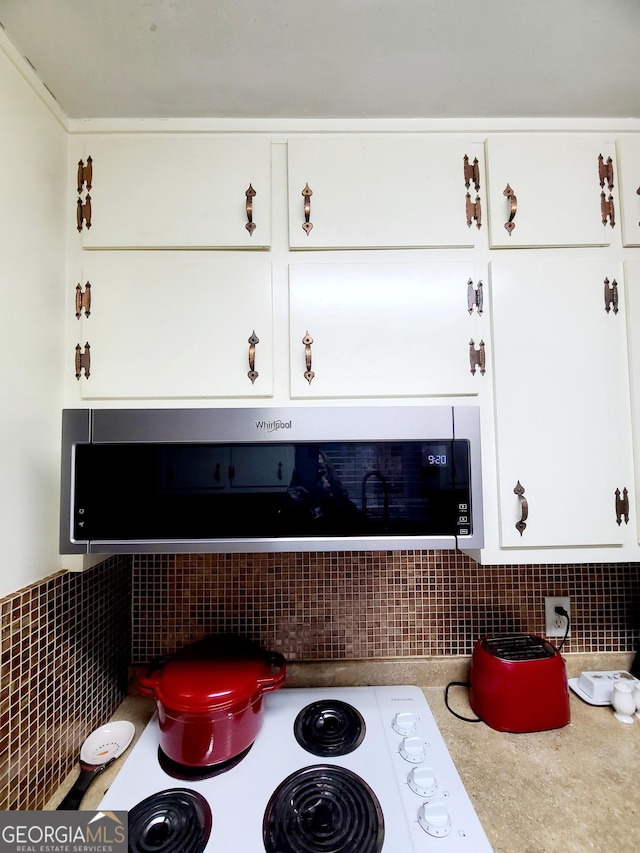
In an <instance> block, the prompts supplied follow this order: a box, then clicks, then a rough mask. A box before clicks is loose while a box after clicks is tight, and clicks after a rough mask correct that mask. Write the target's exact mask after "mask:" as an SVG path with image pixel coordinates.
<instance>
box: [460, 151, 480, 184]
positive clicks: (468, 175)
mask: <svg viewBox="0 0 640 853" xmlns="http://www.w3.org/2000/svg"><path fill="white" fill-rule="evenodd" d="M462 160H463V163H464V185H465V187H466V188H467V189H469V186H470V185H471V184H472V183H473V186H474V189H475V191H476V192H478V190H479V189H480V166H479V165H478V158H477V157H474V158H473V163H470V162H469V157H468V156H467V155H466V154H465V155H464V157H463V158H462Z"/></svg>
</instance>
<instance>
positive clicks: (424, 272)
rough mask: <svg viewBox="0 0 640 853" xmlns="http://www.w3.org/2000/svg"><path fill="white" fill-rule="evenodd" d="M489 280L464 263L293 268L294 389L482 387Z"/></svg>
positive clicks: (308, 392) (314, 392) (350, 392)
mask: <svg viewBox="0 0 640 853" xmlns="http://www.w3.org/2000/svg"><path fill="white" fill-rule="evenodd" d="M485 283H486V282H485ZM485 283H483V282H482V279H481V278H479V277H478V276H477V275H476V270H475V268H474V265H473V264H471V263H463V262H457V263H444V262H443V263H435V262H434V263H375V264H374V263H367V264H358V263H350V264H333V263H316V264H293V265H291V266H290V268H289V301H290V320H289V326H290V344H289V346H290V360H291V396H292V397H294V398H295V397H297V398H305V397H306V398H312V397H319V398H322V397H412V396H429V395H475V394H478V393H480V391H481V389H482V385H483V382H486V381H489V380H488V378H487V377H486V376H485V375H484V363H483V362H482V358H483V357H484V354H485V352H486V348H487V346H488V343H489V342H488V321H487V319H486V315H485V314H484V313H482V314H480V313H478V309H477V307H476V306H474V305H473V302H474V300H475V301H477V302H480V304H481V299H480V297H481V295H482V292H483V289H484V284H485ZM478 284H480V285H481V286H480V291H478V289H477V288H478ZM468 296H471V300H470V301H471V303H472V304H471V310H469V300H468ZM307 336H308V338H307ZM472 371H473V372H472ZM311 374H313V376H311Z"/></svg>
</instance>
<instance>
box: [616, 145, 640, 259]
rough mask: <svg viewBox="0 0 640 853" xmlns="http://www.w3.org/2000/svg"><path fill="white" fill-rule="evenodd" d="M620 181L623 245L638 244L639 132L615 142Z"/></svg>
mask: <svg viewBox="0 0 640 853" xmlns="http://www.w3.org/2000/svg"><path fill="white" fill-rule="evenodd" d="M616 148H617V152H618V175H619V181H620V208H621V210H620V219H621V222H622V243H623V245H624V246H640V134H637V133H634V134H630V135H629V136H623V137H621V138H620V139H618V142H617V143H616Z"/></svg>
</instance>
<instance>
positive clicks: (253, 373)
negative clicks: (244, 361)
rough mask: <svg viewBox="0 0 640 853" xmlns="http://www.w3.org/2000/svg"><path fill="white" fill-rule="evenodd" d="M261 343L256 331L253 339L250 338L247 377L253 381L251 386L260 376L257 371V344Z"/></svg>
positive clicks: (252, 335)
mask: <svg viewBox="0 0 640 853" xmlns="http://www.w3.org/2000/svg"><path fill="white" fill-rule="evenodd" d="M259 343H260V338H259V337H258V336H257V335H256V331H255V329H254V330H253V332H252V333H251V337H250V338H249V372H248V373H247V376H248V377H249V379H250V380H251V384H252V385H253V383H254V382H255V381H256V379H257V378H258V376H259V374H258V371H257V370H256V344H259Z"/></svg>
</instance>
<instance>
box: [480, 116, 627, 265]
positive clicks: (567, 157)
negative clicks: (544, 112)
mask: <svg viewBox="0 0 640 853" xmlns="http://www.w3.org/2000/svg"><path fill="white" fill-rule="evenodd" d="M600 158H602V167H603V170H605V171H606V167H607V165H609V166H610V175H611V182H610V181H609V180H608V178H607V177H604V179H603V185H602V186H601V177H600V162H601V161H600ZM609 161H610V163H609ZM615 173H616V169H615V143H614V141H613V139H611V138H609V137H604V136H602V135H600V134H562V133H553V134H546V133H528V134H512V135H500V134H498V135H491V136H490V137H489V138H488V140H487V186H488V196H489V225H490V231H489V234H490V244H491V247H492V248H517V247H539V246H608V245H609V244H610V243H612V242H614V240H615V239H616V234H617V231H618V230H619V226H618V225H616V224H615V222H616V212H617V210H618V201H617V192H618V190H617V186H616V183H617V182H616V180H615ZM610 183H612V184H613V186H610ZM603 205H604V207H603ZM609 205H611V207H609ZM609 212H611V215H609ZM603 218H605V219H606V222H605V223H603ZM612 223H613V224H612Z"/></svg>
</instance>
